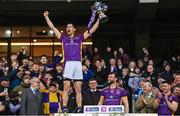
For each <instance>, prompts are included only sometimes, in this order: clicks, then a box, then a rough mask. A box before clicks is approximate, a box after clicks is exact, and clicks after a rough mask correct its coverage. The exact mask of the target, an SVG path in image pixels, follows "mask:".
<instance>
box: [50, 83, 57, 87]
mask: <svg viewBox="0 0 180 116" xmlns="http://www.w3.org/2000/svg"><path fill="white" fill-rule="evenodd" d="M52 86H53V87H57V86H56V84H55V83H50V84H49V87H52Z"/></svg>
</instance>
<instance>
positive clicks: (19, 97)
mask: <svg viewBox="0 0 180 116" xmlns="http://www.w3.org/2000/svg"><path fill="white" fill-rule="evenodd" d="M142 53H143V56H141V57H140V58H133V57H131V54H128V53H127V52H126V51H124V49H123V48H122V47H120V48H119V49H117V50H114V51H113V50H112V49H111V47H109V46H108V47H107V48H106V49H105V51H104V52H103V54H102V53H101V52H100V51H99V50H98V48H97V47H94V48H93V50H92V53H91V52H90V50H88V49H87V47H86V46H83V49H82V65H83V77H84V79H83V85H82V95H83V105H97V104H98V103H99V99H100V96H101V95H102V94H101V90H102V89H103V88H105V87H107V86H108V84H109V83H108V82H107V80H108V75H109V73H112V72H113V73H115V74H116V75H117V83H118V86H119V87H120V88H123V89H125V91H126V93H127V98H128V103H129V112H130V113H158V114H162V115H164V114H169V113H175V114H179V115H180V105H179V104H178V103H179V99H180V72H179V71H180V55H178V56H172V57H167V58H163V59H162V58H161V60H156V59H155V58H154V57H153V56H152V55H151V54H150V53H149V51H148V49H147V48H143V49H142ZM7 59H10V60H7ZM39 59H40V60H39V61H35V60H34V59H33V58H32V57H29V56H27V52H26V49H25V48H24V47H22V49H21V51H20V52H19V53H17V54H12V55H11V56H9V58H4V57H2V58H1V59H0V114H13V115H14V114H15V115H18V114H23V112H24V110H23V108H22V106H23V105H24V106H23V107H27V106H25V105H27V104H24V103H23V100H24V99H30V98H29V97H27V98H26V97H25V96H30V94H29V92H28V88H29V87H31V88H38V90H39V91H38V94H37V99H40V98H41V97H42V101H41V100H40V101H38V104H39V105H42V109H41V110H42V112H43V114H51V113H61V112H62V111H61V105H62V95H63V77H62V73H63V64H62V63H61V59H62V54H60V53H59V52H57V51H56V52H55V55H54V56H53V62H52V63H49V59H48V57H47V56H46V55H43V54H42V55H41V56H40V58H39ZM35 82H37V85H36V84H34V83H35ZM34 93H35V94H36V91H34ZM34 99H36V98H34ZM75 102H76V95H75V90H74V87H73V83H72V84H71V90H70V92H69V100H68V109H69V112H76V110H75V109H76V103H75ZM29 103H31V105H32V106H30V107H31V108H32V107H34V106H33V104H32V103H33V101H32V100H30V101H29ZM41 110H40V111H41ZM29 112H30V113H31V112H33V111H31V110H29ZM163 113H164V114H163ZM39 114H41V113H39Z"/></svg>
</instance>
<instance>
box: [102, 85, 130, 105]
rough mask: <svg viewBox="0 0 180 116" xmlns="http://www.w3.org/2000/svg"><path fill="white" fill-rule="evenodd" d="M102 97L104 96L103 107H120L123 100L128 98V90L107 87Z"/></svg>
mask: <svg viewBox="0 0 180 116" xmlns="http://www.w3.org/2000/svg"><path fill="white" fill-rule="evenodd" d="M101 96H104V103H103V105H120V104H121V103H120V102H121V98H122V97H125V96H127V93H126V90H124V89H121V88H118V87H116V88H115V89H111V88H110V87H106V88H104V89H103V90H102V92H101Z"/></svg>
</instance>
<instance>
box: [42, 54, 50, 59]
mask: <svg viewBox="0 0 180 116" xmlns="http://www.w3.org/2000/svg"><path fill="white" fill-rule="evenodd" d="M42 57H46V58H48V57H47V55H45V54H43V55H41V56H40V58H42Z"/></svg>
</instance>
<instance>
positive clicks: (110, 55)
mask: <svg viewBox="0 0 180 116" xmlns="http://www.w3.org/2000/svg"><path fill="white" fill-rule="evenodd" d="M103 58H104V61H105V63H106V64H109V60H110V59H111V58H113V53H112V51H111V47H110V46H108V47H106V51H105V53H104V55H103Z"/></svg>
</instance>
